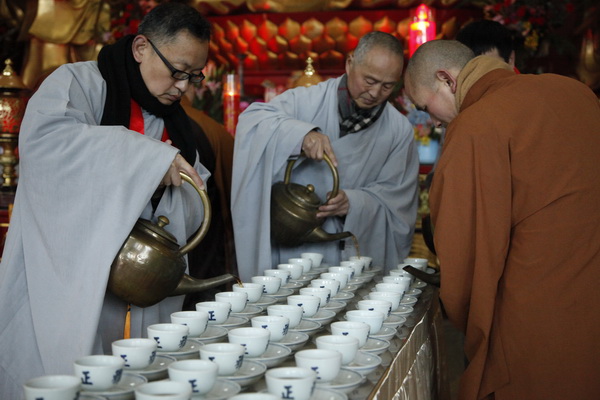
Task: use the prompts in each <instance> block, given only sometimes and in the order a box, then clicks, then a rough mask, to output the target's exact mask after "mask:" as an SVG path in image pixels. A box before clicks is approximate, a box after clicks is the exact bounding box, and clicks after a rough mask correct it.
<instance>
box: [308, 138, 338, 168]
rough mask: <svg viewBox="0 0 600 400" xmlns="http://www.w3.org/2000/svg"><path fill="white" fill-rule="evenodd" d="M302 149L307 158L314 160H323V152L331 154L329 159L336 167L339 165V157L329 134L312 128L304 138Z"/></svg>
mask: <svg viewBox="0 0 600 400" xmlns="http://www.w3.org/2000/svg"><path fill="white" fill-rule="evenodd" d="M302 151H303V152H304V155H305V156H306V157H307V158H312V159H313V160H322V159H323V153H325V154H327V155H328V156H329V159H330V160H331V162H332V163H333V165H334V166H335V167H337V164H338V163H337V158H336V157H335V153H334V152H333V148H332V147H331V141H330V140H329V136H327V135H324V134H322V133H321V132H317V131H315V130H312V131H310V132H308V133H307V134H306V135H305V136H304V139H303V140H302Z"/></svg>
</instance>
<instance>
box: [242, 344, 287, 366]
mask: <svg viewBox="0 0 600 400" xmlns="http://www.w3.org/2000/svg"><path fill="white" fill-rule="evenodd" d="M290 354H292V350H290V348H289V347H287V346H285V345H283V344H281V343H269V345H268V346H267V350H266V351H265V352H264V353H263V354H261V355H260V356H258V357H244V359H245V360H250V361H258V362H261V363H263V364H265V365H266V366H267V368H273V367H276V366H278V365H280V364H281V363H282V362H284V361H285V359H286V358H287V357H288V356H289V355H290Z"/></svg>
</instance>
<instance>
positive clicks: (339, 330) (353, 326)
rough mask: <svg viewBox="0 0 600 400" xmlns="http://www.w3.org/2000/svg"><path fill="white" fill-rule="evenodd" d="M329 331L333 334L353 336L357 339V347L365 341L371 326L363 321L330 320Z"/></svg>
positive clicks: (361, 345)
mask: <svg viewBox="0 0 600 400" xmlns="http://www.w3.org/2000/svg"><path fill="white" fill-rule="evenodd" d="M329 326H330V327H331V333H332V334H334V335H342V336H353V337H355V338H357V339H358V345H359V348H360V347H363V346H364V345H365V344H366V343H367V338H368V337H369V330H370V329H371V327H370V326H369V324H367V323H365V322H355V321H336V322H332V323H331V325H329Z"/></svg>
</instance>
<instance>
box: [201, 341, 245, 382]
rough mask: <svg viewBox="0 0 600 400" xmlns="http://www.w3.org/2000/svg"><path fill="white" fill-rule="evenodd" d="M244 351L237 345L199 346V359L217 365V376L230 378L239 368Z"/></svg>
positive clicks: (209, 344)
mask: <svg viewBox="0 0 600 400" xmlns="http://www.w3.org/2000/svg"><path fill="white" fill-rule="evenodd" d="M245 351H246V349H245V348H244V346H242V345H241V344H239V343H207V344H205V345H204V346H200V359H201V360H208V361H212V362H214V363H215V364H217V365H218V366H219V372H218V374H219V376H230V375H233V374H235V373H236V371H238V370H239V369H240V368H241V366H242V363H243V362H244V352H245Z"/></svg>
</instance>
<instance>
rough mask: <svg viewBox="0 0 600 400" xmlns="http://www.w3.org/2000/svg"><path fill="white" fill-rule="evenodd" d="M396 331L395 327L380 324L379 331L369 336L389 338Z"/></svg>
mask: <svg viewBox="0 0 600 400" xmlns="http://www.w3.org/2000/svg"><path fill="white" fill-rule="evenodd" d="M396 333H397V331H396V328H392V327H391V326H382V327H381V329H380V330H379V332H377V333H374V334H371V335H369V337H370V338H373V339H384V340H390V339H391V338H393V337H394V335H395V334H396Z"/></svg>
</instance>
